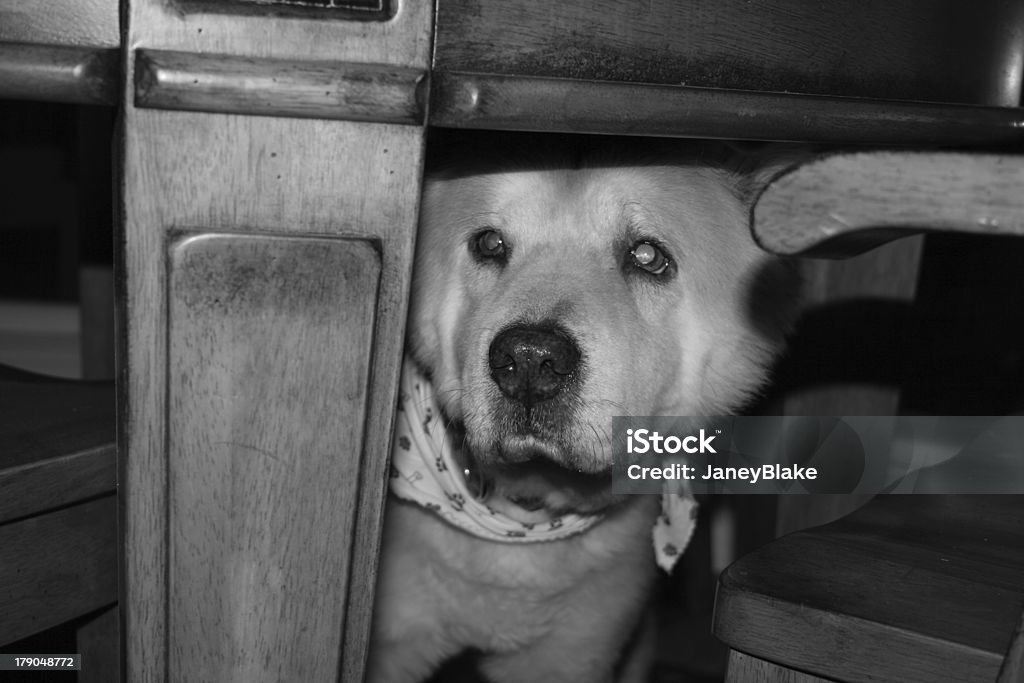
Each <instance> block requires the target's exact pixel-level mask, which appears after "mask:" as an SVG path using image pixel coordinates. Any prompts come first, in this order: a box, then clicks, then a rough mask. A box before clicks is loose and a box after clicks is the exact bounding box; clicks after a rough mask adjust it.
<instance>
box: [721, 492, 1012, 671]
mask: <svg viewBox="0 0 1024 683" xmlns="http://www.w3.org/2000/svg"><path fill="white" fill-rule="evenodd" d="M1022 579H1024V498H1022V497H1021V496H939V495H933V496H913V497H911V496H906V497H902V496H883V497H880V498H878V499H876V500H875V501H873V502H872V503H870V504H869V505H867V506H866V507H864V508H862V509H861V510H860V511H858V512H856V513H854V514H853V515H850V516H849V517H847V518H845V519H842V520H840V521H838V522H835V523H833V524H829V525H826V526H824V527H819V528H816V529H811V530H807V531H802V532H798V533H795V534H791V535H789V536H786V537H783V538H781V539H778V540H776V541H774V542H772V543H769V544H768V545H766V546H764V547H762V548H761V549H759V550H757V551H755V552H753V553H751V554H749V555H747V556H746V557H744V558H742V559H741V560H739V561H738V562H736V563H735V564H733V565H732V566H731V567H729V568H728V569H727V570H726V571H725V572H724V573H723V575H722V577H721V580H720V585H719V592H718V601H717V605H716V622H715V633H716V634H717V635H718V636H719V637H720V638H721V639H723V640H724V641H725V642H726V643H727V644H728V645H729V646H730V647H731V648H732V649H734V650H739V651H741V652H744V653H747V654H749V655H752V656H754V657H757V658H760V659H764V660H767V661H769V662H772V663H775V664H778V665H781V666H784V667H786V668H792V669H797V670H800V671H804V672H808V673H811V674H814V675H819V676H824V677H826V678H831V679H835V680H838V681H868V680H872V681H876V680H884V681H903V682H914V681H920V682H921V683H924V682H929V683H931V682H934V681H958V682H961V681H995V680H996V677H997V675H998V673H999V670H1000V666H1001V664H1002V662H1003V658H1004V656H1005V655H1006V652H1007V649H1008V648H1009V646H1010V641H1011V638H1012V637H1013V634H1014V631H1015V628H1016V626H1017V623H1018V619H1019V617H1020V614H1021V610H1022V608H1024V580H1022Z"/></svg>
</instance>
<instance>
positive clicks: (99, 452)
mask: <svg viewBox="0 0 1024 683" xmlns="http://www.w3.org/2000/svg"><path fill="white" fill-rule="evenodd" d="M115 405H116V404H115V401H114V387H113V384H112V383H109V382H97V383H92V382H89V383H85V382H63V381H54V380H52V379H48V378H43V377H40V376H35V375H32V374H30V373H19V372H11V371H9V370H7V371H4V372H3V373H2V374H0V414H2V415H3V416H4V419H3V420H0V522H3V521H7V520H12V519H16V518H19V517H28V516H30V515H33V514H37V513H39V512H42V511H45V510H48V509H51V508H57V507H60V506H63V505H68V504H69V503H73V502H75V501H79V500H84V499H86V498H89V497H92V496H96V495H99V494H102V493H109V492H112V491H113V490H114V488H115V487H116V485H117V465H116V454H115V448H114V440H115V428H114V413H115Z"/></svg>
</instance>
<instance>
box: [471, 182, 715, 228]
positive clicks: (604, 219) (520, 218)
mask: <svg viewBox="0 0 1024 683" xmlns="http://www.w3.org/2000/svg"><path fill="white" fill-rule="evenodd" d="M488 185H489V188H488V191H487V193H486V194H487V196H488V199H487V203H489V204H490V206H489V207H488V209H489V210H490V211H493V212H494V214H495V215H496V216H500V217H501V219H502V223H503V227H504V228H506V229H507V230H509V231H510V232H511V233H516V232H524V231H525V232H526V234H538V235H540V234H543V235H544V237H545V240H544V241H552V240H560V239H566V240H572V239H577V238H578V237H579V236H580V235H587V236H597V235H606V236H609V237H618V236H620V235H621V234H622V233H624V232H641V233H651V234H654V233H659V232H662V230H663V228H666V227H668V225H670V224H671V225H673V226H677V227H679V226H685V224H686V223H687V222H688V220H687V217H688V216H691V215H693V216H696V215H700V214H707V213H708V212H712V211H715V210H716V209H717V210H720V209H721V204H722V202H723V200H724V201H726V203H728V199H729V197H730V195H731V193H730V190H729V189H728V183H727V182H726V180H725V179H724V177H723V176H722V175H721V174H719V173H716V172H712V171H709V170H708V169H695V168H687V167H675V166H669V165H662V166H654V165H651V166H640V167H638V166H630V167H616V166H602V167H593V168H580V169H570V168H556V169H531V170H520V171H515V172H509V173H502V174H495V175H493V176H491V177H490V178H489V181H488Z"/></svg>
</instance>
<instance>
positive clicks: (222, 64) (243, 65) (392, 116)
mask: <svg viewBox="0 0 1024 683" xmlns="http://www.w3.org/2000/svg"><path fill="white" fill-rule="evenodd" d="M136 60H137V65H136V68H135V106H137V107H151V108H156V109H180V110H185V111H206V112H223V113H230V114H256V115H262V116H299V117H303V118H314V119H340V120H344V121H378V122H384V123H407V124H422V123H423V117H424V109H425V107H426V94H425V90H424V87H423V86H424V85H425V83H426V73H425V72H424V71H422V70H419V69H409V68H402V67H392V66H388V65H380V64H339V63H336V62H312V61H302V62H295V61H285V60H280V59H276V60H267V59H263V60H257V59H252V58H249V57H231V56H226V55H208V54H203V55H198V54H191V53H187V52H168V51H162V50H161V51H147V50H139V51H138V52H137V53H136Z"/></svg>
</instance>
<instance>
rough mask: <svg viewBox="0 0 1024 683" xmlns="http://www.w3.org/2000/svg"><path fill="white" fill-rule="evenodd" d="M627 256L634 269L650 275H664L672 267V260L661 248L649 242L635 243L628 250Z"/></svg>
mask: <svg viewBox="0 0 1024 683" xmlns="http://www.w3.org/2000/svg"><path fill="white" fill-rule="evenodd" d="M629 255H630V258H631V260H632V263H633V265H634V266H635V267H637V268H639V269H640V270H644V271H646V272H648V273H650V274H651V275H664V274H665V272H666V271H668V269H669V266H671V265H672V260H671V259H670V258H669V257H668V255H667V254H666V253H665V252H664V251H663V250H662V249H661V247H659V246H658V245H656V244H652V243H651V242H637V243H636V244H634V245H633V247H632V249H630V250H629Z"/></svg>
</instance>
